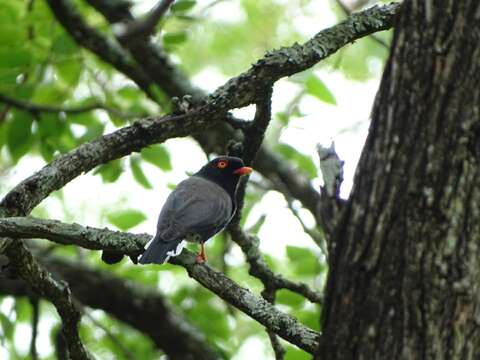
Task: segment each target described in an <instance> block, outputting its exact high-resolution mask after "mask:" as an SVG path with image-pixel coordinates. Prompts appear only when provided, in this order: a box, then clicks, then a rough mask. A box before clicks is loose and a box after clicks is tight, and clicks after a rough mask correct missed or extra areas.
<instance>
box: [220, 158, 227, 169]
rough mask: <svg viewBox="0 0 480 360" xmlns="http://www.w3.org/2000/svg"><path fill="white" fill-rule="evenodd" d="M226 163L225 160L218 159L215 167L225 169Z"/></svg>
mask: <svg viewBox="0 0 480 360" xmlns="http://www.w3.org/2000/svg"><path fill="white" fill-rule="evenodd" d="M227 165H228V162H227V161H226V160H220V161H219V162H218V163H217V167H218V168H219V169H225V168H226V167H227Z"/></svg>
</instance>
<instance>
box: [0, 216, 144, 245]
mask: <svg viewBox="0 0 480 360" xmlns="http://www.w3.org/2000/svg"><path fill="white" fill-rule="evenodd" d="M2 236H5V237H11V238H15V239H32V238H41V239H48V240H51V241H53V242H56V243H58V244H62V245H76V246H80V247H83V248H85V249H90V250H105V249H107V250H121V251H122V252H123V253H125V254H138V252H139V251H140V252H143V250H144V246H145V244H146V243H147V242H148V241H150V239H151V238H152V237H151V235H148V234H135V235H134V234H129V233H125V232H120V231H112V230H108V229H97V228H92V227H89V226H86V227H84V226H82V225H79V224H65V223H62V222H60V221H56V220H43V219H37V218H33V217H9V218H0V237H2Z"/></svg>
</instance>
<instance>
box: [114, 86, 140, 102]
mask: <svg viewBox="0 0 480 360" xmlns="http://www.w3.org/2000/svg"><path fill="white" fill-rule="evenodd" d="M117 95H119V96H121V97H122V98H124V99H125V100H130V101H137V100H138V99H139V98H140V97H141V96H142V93H141V92H140V90H139V89H138V88H137V87H135V86H133V85H126V86H124V87H122V88H121V89H120V90H118V91H117Z"/></svg>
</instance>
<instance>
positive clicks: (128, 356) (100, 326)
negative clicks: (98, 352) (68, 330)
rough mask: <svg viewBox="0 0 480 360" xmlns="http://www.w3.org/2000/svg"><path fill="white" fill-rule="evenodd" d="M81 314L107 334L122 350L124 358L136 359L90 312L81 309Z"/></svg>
mask: <svg viewBox="0 0 480 360" xmlns="http://www.w3.org/2000/svg"><path fill="white" fill-rule="evenodd" d="M83 314H84V315H85V317H87V318H88V319H89V320H90V321H91V322H92V323H93V324H94V325H95V326H96V327H98V328H100V329H102V330H103V332H104V333H105V335H107V337H108V338H109V339H110V340H111V341H112V343H113V344H114V345H115V346H116V347H117V348H118V349H120V350H121V351H122V353H123V355H124V357H125V358H126V359H129V360H134V359H136V358H137V357H136V356H135V355H134V354H133V353H132V352H131V351H130V349H128V348H127V347H126V346H125V345H124V344H123V343H122V341H120V340H119V339H118V338H117V336H116V335H115V334H114V333H113V332H111V331H110V329H109V328H107V327H106V326H105V325H103V324H102V323H101V322H100V321H98V320H97V319H95V318H94V317H93V316H92V314H91V313H90V312H88V311H85V310H84V311H83Z"/></svg>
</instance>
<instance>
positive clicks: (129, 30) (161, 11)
mask: <svg viewBox="0 0 480 360" xmlns="http://www.w3.org/2000/svg"><path fill="white" fill-rule="evenodd" d="M174 1H175V0H160V1H158V2H157V4H156V5H155V6H154V7H153V8H152V9H151V10H150V11H149V12H148V14H147V15H145V16H144V17H143V18H142V19H138V20H134V21H130V22H128V23H127V24H126V26H125V28H124V29H123V31H122V32H121V33H120V34H118V35H117V39H118V40H119V41H120V42H124V41H126V42H128V41H134V40H137V39H140V38H146V37H148V36H150V35H152V34H153V32H154V30H155V26H157V24H158V22H159V21H160V19H161V18H162V17H163V16H164V15H165V14H166V12H167V11H168V9H169V8H170V6H171V5H172V4H173V2H174Z"/></svg>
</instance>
